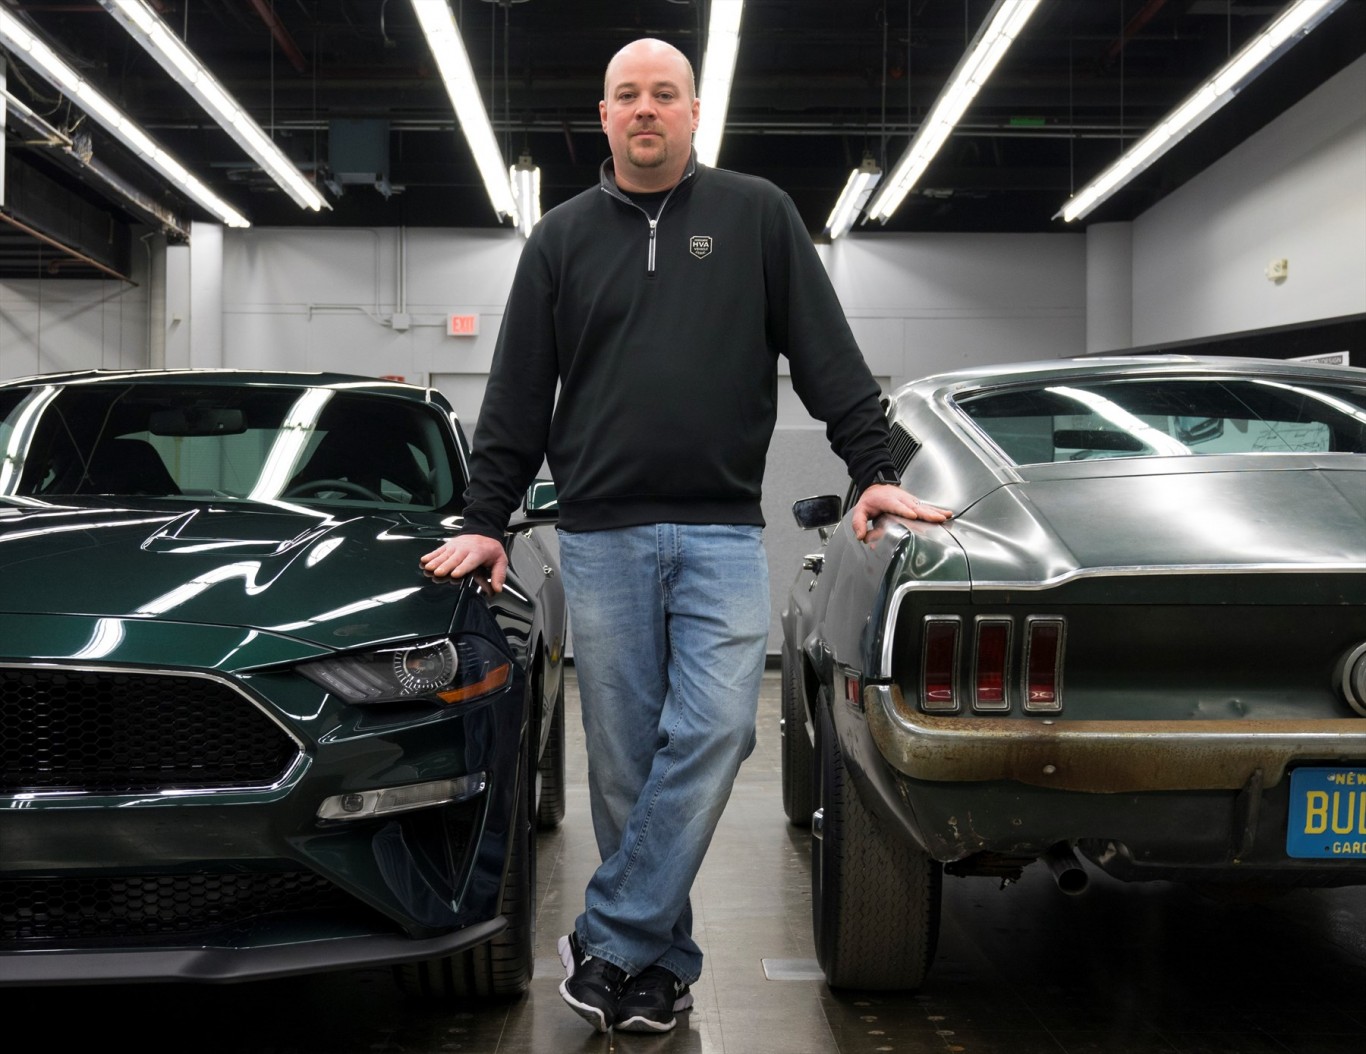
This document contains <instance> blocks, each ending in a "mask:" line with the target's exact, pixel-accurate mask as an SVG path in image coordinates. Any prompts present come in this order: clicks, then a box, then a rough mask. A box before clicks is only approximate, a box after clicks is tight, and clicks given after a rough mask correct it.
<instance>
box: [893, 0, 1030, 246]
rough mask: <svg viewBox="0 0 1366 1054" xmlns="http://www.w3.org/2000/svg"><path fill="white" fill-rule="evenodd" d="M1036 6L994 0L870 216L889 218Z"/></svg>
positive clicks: (1015, 0)
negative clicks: (993, 4) (992, 5)
mask: <svg viewBox="0 0 1366 1054" xmlns="http://www.w3.org/2000/svg"><path fill="white" fill-rule="evenodd" d="M1038 6H1039V0H996V5H995V6H994V7H993V8H992V9H991V11H990V12H988V14H987V17H986V18H985V19H983V20H982V25H981V27H980V28H979V29H978V30H977V35H976V36H975V37H973V39H972V43H971V44H970V45H969V46H968V50H967V52H966V53H965V54H964V55H963V57H962V58H961V59H959V60H958V65H957V66H955V67H954V70H953V74H952V75H951V76H950V77H949V81H948V84H947V85H945V87H944V90H943V91H941V92H940V93H939V98H937V99H935V101H934V106H932V107H931V108H930V112H929V114H928V115H927V116H926V118H925V120H924V121H923V122H921V125H920V128H919V129H917V131H916V133H915V136H914V137H913V138H912V139H911V142H910V145H909V146H907V147H906V152H905V153H903V154H902V155H901V159H900V160H899V161H897V163H896V167H894V168H893V169H892V172H891V175H890V176H888V177H887V179H886V181H885V182H884V183H883V184H882V189H881V190H880V191H878V194H877V197H876V198H874V199H873V203H872V205H870V206H869V207H868V219H870V220H880V221H881V222H883V223H886V222H887V220H888V219H890V218H891V215H892V213H894V212H895V211H896V210H897V208H898V207H899V206H900V205H901V203H902V201H904V200H905V198H906V195H907V194H909V193H910V192H911V188H912V187H914V186H915V184H916V182H917V181H918V180H919V179H920V177H921V176H922V175H924V173H925V169H927V168H929V166H930V162H931V161H932V160H934V155H935V154H937V153H939V148H940V147H942V146H943V145H944V143H945V142H946V141H947V140H948V138H949V136H950V135H951V134H952V132H953V130H954V128H955V127H957V125H958V122H959V120H960V119H961V118H962V116H963V114H964V112H965V111H966V110H967V108H968V106H969V105H970V104H971V103H972V100H973V99H974V98H975V97H976V95H977V92H978V91H980V90H981V87H982V85H983V84H985V83H986V82H987V79H988V78H989V77H990V76H991V72H992V70H994V69H995V68H996V65H997V63H999V62H1000V61H1001V59H1002V58H1003V57H1004V55H1005V53H1006V52H1007V51H1009V50H1010V45H1011V44H1013V43H1015V38H1016V37H1018V36H1019V35H1020V32H1021V31H1022V30H1023V29H1024V25H1025V23H1026V22H1028V21H1029V16H1030V15H1032V14H1033V13H1034V9H1035V8H1036V7H1038Z"/></svg>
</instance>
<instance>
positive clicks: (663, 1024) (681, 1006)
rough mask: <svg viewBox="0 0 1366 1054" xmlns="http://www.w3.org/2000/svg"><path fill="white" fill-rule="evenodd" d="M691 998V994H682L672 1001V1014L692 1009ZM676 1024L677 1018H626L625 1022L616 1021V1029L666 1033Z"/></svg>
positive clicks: (619, 1030)
mask: <svg viewBox="0 0 1366 1054" xmlns="http://www.w3.org/2000/svg"><path fill="white" fill-rule="evenodd" d="M692 1004H693V998H692V993H691V992H684V993H683V994H682V995H681V996H679V997H678V998H677V999H676V1000H674V1006H673V1012H674V1013H675V1014H677V1013H679V1012H680V1011H683V1010H690V1009H691V1008H692ZM676 1024H678V1018H676V1017H671V1018H669V1020H668V1021H654V1020H651V1019H650V1018H648V1017H640V1016H636V1017H628V1018H627V1019H626V1020H625V1021H618V1022H617V1024H616V1029H617V1031H618V1032H668V1031H671V1030H672V1029H673V1027H674V1026H675V1025H676Z"/></svg>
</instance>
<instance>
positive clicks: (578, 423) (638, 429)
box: [422, 39, 948, 1032]
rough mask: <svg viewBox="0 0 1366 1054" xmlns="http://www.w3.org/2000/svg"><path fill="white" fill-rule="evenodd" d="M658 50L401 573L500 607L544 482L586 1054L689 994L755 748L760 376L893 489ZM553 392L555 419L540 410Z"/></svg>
mask: <svg viewBox="0 0 1366 1054" xmlns="http://www.w3.org/2000/svg"><path fill="white" fill-rule="evenodd" d="M701 105H702V103H701V101H700V100H698V98H697V96H696V89H695V86H694V81H693V72H692V66H691V65H690V64H689V62H688V60H687V58H686V57H685V56H684V55H683V53H682V52H680V51H679V50H678V49H677V48H674V47H672V46H671V45H669V44H666V43H664V42H663V41H659V40H651V39H644V40H637V41H635V42H633V43H631V44H628V45H627V46H626V47H624V48H622V49H621V50H620V51H619V52H617V54H616V55H614V56H613V57H612V60H611V62H609V63H608V66H607V72H606V76H605V78H604V85H603V98H602V101H601V102H599V103H598V116H599V118H600V120H601V123H602V130H603V132H604V133H605V134H606V136H607V143H608V146H609V148H610V150H611V157H610V158H609V159H608V160H607V161H605V162H604V163H603V166H602V170H601V174H600V179H599V182H598V185H597V186H595V187H593V188H592V189H590V190H587V191H585V192H584V193H582V194H580V195H578V196H577V197H575V198H573V199H571V200H570V201H568V202H566V203H564V204H563V205H560V206H559V207H557V208H555V209H552V210H551V211H550V212H548V213H546V215H545V216H544V217H543V218H542V220H541V222H540V223H539V224H538V225H537V226H536V228H535V229H534V230H533V231H532V234H531V237H530V238H528V240H527V243H526V246H525V248H524V250H523V252H522V257H521V261H520V262H519V264H518V268H517V274H516V277H515V279H514V281H513V286H512V291H511V295H510V296H509V299H508V304H507V310H506V312H505V314H504V316H503V326H502V329H501V331H500V333H499V337H498V346H497V350H496V352H495V355H494V360H493V366H492V370H491V372H490V375H489V384H488V390H487V393H486V395H485V399H484V404H483V408H482V410H481V412H480V416H479V426H478V430H477V432H476V434H475V442H474V455H473V458H472V461H471V480H470V485H469V489H468V490H467V492H466V495H465V497H466V507H465V514H464V527H463V530H462V532H461V533H460V534H459V535H457V536H456V537H455V538H453V539H451V540H450V541H448V542H447V543H446V544H445V545H443V546H442V547H441V548H439V549H437V550H435V551H434V552H431V553H429V554H427V556H425V557H424V558H423V561H422V564H423V567H424V568H425V569H426V570H428V571H429V572H431V573H433V574H436V575H451V576H455V577H459V576H461V575H466V574H475V575H477V576H479V577H480V578H481V579H482V580H484V581H486V582H487V583H488V584H489V586H490V588H492V589H495V590H497V589H501V588H502V585H503V580H504V577H505V575H506V573H507V555H506V552H505V550H504V545H503V537H504V528H505V527H506V525H507V522H508V518H509V516H510V515H511V513H512V510H513V509H514V508H515V507H516V505H517V503H518V501H519V500H520V498H521V495H522V493H523V491H524V490H525V489H526V486H527V485H528V484H529V483H530V481H531V480H532V478H533V476H534V474H535V473H536V471H537V470H538V469H539V467H540V465H541V461H542V458H543V457H544V458H545V459H547V460H548V461H549V464H550V470H551V474H552V475H553V476H554V479H555V483H556V487H557V492H558V496H559V508H560V520H559V538H560V555H561V564H562V572H563V579H564V588H565V594H566V597H567V599H568V604H569V613H570V624H571V626H572V627H573V640H574V663H575V666H576V668H577V674H578V682H579V692H580V695H581V698H582V706H583V723H584V731H585V735H586V741H587V748H588V779H589V795H590V803H591V807H592V813H593V827H594V832H595V835H596V837H597V842H598V850H599V852H600V854H601V858H602V863H601V865H600V866H599V868H598V870H597V871H596V873H595V874H594V875H593V878H592V880H591V881H590V882H589V884H588V889H587V891H586V893H585V898H584V910H583V913H582V914H581V915H579V917H578V919H577V921H576V923H575V927H574V932H572V933H570V934H568V935H567V936H565V937H562V938H561V939H560V941H559V950H560V956H561V959H562V961H563V962H564V965H565V971H566V977H565V980H564V982H563V983H562V984H561V986H560V994H561V995H562V996H563V997H564V1000H565V1001H566V1002H567V1003H568V1004H569V1005H570V1006H571V1007H572V1008H573V1009H574V1010H575V1011H576V1012H577V1013H579V1014H580V1015H581V1016H583V1017H584V1018H585V1019H586V1020H587V1021H589V1022H590V1023H591V1024H592V1025H593V1027H594V1028H596V1029H597V1030H599V1031H602V1032H606V1031H607V1030H608V1029H610V1028H614V1027H615V1028H617V1029H620V1030H623V1031H638V1032H665V1031H668V1030H669V1029H671V1028H673V1027H674V1025H675V1023H676V1020H677V1018H676V1014H677V1013H678V1012H679V1011H682V1010H686V1009H687V1008H688V1007H690V1006H692V1002H693V997H692V993H691V989H690V986H691V985H692V984H693V983H695V982H696V981H697V979H698V977H699V976H700V974H701V969H702V950H701V949H700V948H699V947H698V945H697V943H696V942H695V941H694V940H693V936H692V911H691V908H690V905H689V900H688V894H689V890H690V889H691V887H692V883H693V879H694V878H695V877H696V875H697V872H698V869H699V868H700V867H701V865H702V859H703V856H704V855H705V853H706V850H707V846H708V845H709V844H710V841H711V837H712V832H713V831H714V830H715V828H716V824H717V822H718V820H719V819H720V817H721V812H722V810H723V809H724V807H725V804H726V801H727V799H728V798H729V796H730V791H731V786H732V784H733V783H734V780H735V776H736V773H737V772H738V770H739V767H740V764H741V762H742V761H743V760H744V759H745V758H746V757H747V756H748V755H749V753H750V752H751V751H752V750H753V748H754V722H755V712H756V708H757V703H758V694H759V682H760V679H761V676H762V673H763V668H764V654H765V650H766V647H767V640H768V623H769V596H768V570H767V562H766V559H765V556H764V551H763V544H762V539H761V531H762V529H763V523H764V521H763V517H762V515H761V514H760V507H759V504H760V487H761V484H762V481H763V471H764V460H765V456H766V454H767V451H768V444H769V440H770V439H771V437H772V434H773V428H774V424H775V421H776V418H777V386H778V381H777V377H778V361H777V357H778V355H780V354H781V355H785V356H786V357H787V360H788V364H789V370H790V373H791V376H792V384H793V386H794V388H795V389H796V391H797V393H798V395H799V396H800V397H801V399H802V401H803V403H804V404H805V405H806V407H807V409H808V410H810V412H811V413H812V414H813V416H815V417H817V418H819V419H821V420H823V421H824V422H825V423H826V431H827V435H828V436H829V439H830V443H831V446H832V447H833V448H834V450H835V452H836V453H837V454H839V455H840V456H841V457H842V458H843V459H844V461H845V463H846V465H847V466H848V469H849V474H850V477H851V478H852V479H853V480H855V481H856V482H857V483H858V484H859V487H860V490H861V496H860V498H859V500H858V502H857V503H856V505H855V507H854V508H853V509H852V510H851V516H852V526H853V528H854V531H855V533H856V534H857V535H858V536H859V537H860V538H862V537H864V535H865V533H866V531H867V528H868V523H869V521H870V519H872V518H873V517H875V516H878V515H881V514H884V513H889V514H893V515H897V516H901V517H904V518H907V519H916V518H919V519H927V520H932V521H935V522H938V521H940V520H943V519H945V518H946V517H947V515H948V514H947V513H945V512H943V511H942V510H939V509H934V508H932V507H930V506H927V505H922V504H920V503H919V502H917V501H916V499H915V498H913V497H912V496H911V495H909V494H907V493H906V492H905V491H903V490H901V489H900V487H899V485H898V482H899V481H898V478H897V474H896V467H895V464H894V462H893V461H892V458H891V455H890V453H889V451H888V445H887V444H888V432H887V426H886V422H885V420H884V418H883V414H882V410H881V408H880V406H879V404H878V398H879V394H880V393H879V390H878V386H877V383H876V382H875V381H874V380H873V378H872V376H871V374H870V373H869V371H868V368H867V366H866V365H865V363H864V361H863V358H862V355H861V354H860V352H859V349H858V346H857V345H856V344H855V342H854V339H853V336H852V334H851V333H850V331H849V327H848V325H847V323H846V322H845V319H844V314H843V311H842V310H841V308H840V305H839V302H838V300H837V299H836V297H835V293H834V290H833V288H832V287H831V285H830V282H829V279H828V278H827V277H826V274H825V271H824V269H823V268H822V266H821V263H820V260H819V258H818V257H817V255H816V252H815V250H814V248H813V246H812V244H811V239H810V236H809V235H808V233H807V231H806V229H805V227H804V226H803V224H802V221H801V218H800V217H799V215H798V214H797V211H796V208H795V207H794V206H793V204H792V202H791V200H790V199H789V198H788V197H787V195H785V194H784V193H782V192H781V191H780V190H778V188H776V187H774V186H773V185H772V184H771V183H768V182H766V181H764V180H761V179H756V178H753V177H750V176H744V175H740V174H738V173H733V172H727V171H724V170H722V169H712V168H706V167H704V166H701V165H698V164H697V163H696V160H695V158H694V157H693V154H692V134H693V132H694V131H696V129H697V120H698V116H699V114H700V112H701ZM557 389H558V397H557V395H556V392H557Z"/></svg>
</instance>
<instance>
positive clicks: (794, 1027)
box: [0, 674, 1366, 1054]
mask: <svg viewBox="0 0 1366 1054" xmlns="http://www.w3.org/2000/svg"><path fill="white" fill-rule="evenodd" d="M568 705H569V707H570V711H569V718H570V719H569V721H568V727H569V728H570V758H571V768H570V776H569V780H570V793H569V814H568V817H567V818H566V820H565V823H564V825H563V826H562V827H561V828H560V829H559V830H557V831H553V832H550V833H548V834H544V835H542V836H541V838H540V842H539V851H540V876H539V878H540V887H541V888H540V914H539V920H538V926H539V936H538V943H539V945H540V948H541V955H540V957H539V958H538V961H537V963H536V979H535V980H534V981H533V982H532V986H531V991H530V992H529V993H528V994H527V995H526V997H525V998H523V999H520V1000H517V1001H515V1002H512V1003H504V1004H498V1005H484V1006H455V1007H449V1006H448V1007H433V1006H428V1005H423V1004H420V1003H415V1002H409V1001H406V1000H404V999H403V998H402V997H400V996H399V995H398V994H397V993H396V991H395V989H394V987H393V985H392V984H391V981H390V977H389V974H388V972H387V971H386V970H367V971H357V972H352V973H342V974H330V975H321V976H316V977H309V978H299V979H294V980H287V981H276V982H263V983H254V984H246V985H235V986H225V987H199V986H188V985H173V986H167V985H159V986H138V987H131V986H129V987H105V988H49V989H18V990H16V989H6V990H0V1018H3V1019H4V1020H5V1021H6V1022H8V1028H9V1032H10V1035H11V1041H12V1043H13V1044H14V1045H15V1049H25V1048H28V1047H30V1046H33V1047H36V1046H37V1045H38V1044H39V1043H40V1042H41V1045H42V1046H43V1047H46V1048H51V1049H57V1050H63V1049H72V1048H73V1047H75V1046H77V1045H80V1046H82V1047H85V1046H93V1045H95V1044H101V1045H104V1044H109V1045H115V1044H118V1043H119V1042H120V1041H124V1042H126V1043H131V1044H136V1047H137V1049H149V1050H189V1051H194V1052H196V1054H210V1052H220V1051H221V1052H255V1054H300V1052H314V1051H317V1052H323V1051H327V1052H387V1051H410V1052H412V1051H416V1052H458V1054H508V1052H515V1054H523V1052H557V1054H558V1052H577V1051H592V1052H609V1051H620V1052H622V1054H629V1052H649V1054H664V1052H670V1054H674V1052H683V1051H687V1052H695V1054H719V1052H727V1054H765V1052H770V1051H771V1052H774V1054H827V1052H830V1054H834V1052H839V1054H853V1052H865V1051H867V1052H882V1051H897V1052H906V1054H918V1052H933V1054H946V1052H951V1054H995V1052H1008V1054H1035V1052H1045V1051H1046V1052H1048V1054H1082V1052H1088V1054H1095V1052H1114V1054H1159V1052H1161V1054H1167V1052H1171V1054H1214V1052H1219V1054H1230V1052H1237V1054H1263V1052H1266V1054H1271V1052H1276V1054H1285V1052H1287V1051H1293V1052H1296V1054H1345V1052H1349V1051H1351V1052H1361V1051H1364V1050H1366V999H1363V997H1362V993H1363V992H1366V889H1350V890H1325V891H1316V892H1295V893H1289V894H1286V895H1284V896H1281V897H1278V898H1275V899H1272V900H1269V901H1264V902H1253V903H1243V904H1228V903H1216V902H1213V901H1210V900H1206V899H1203V898H1201V897H1199V896H1197V895H1195V894H1193V893H1191V892H1190V891H1188V890H1186V889H1183V888H1181V887H1174V886H1170V885H1167V884H1164V883H1154V884H1148V885H1142V886H1125V885H1122V884H1120V883H1116V882H1113V881H1110V880H1108V879H1106V878H1105V877H1104V876H1102V875H1099V874H1098V873H1097V874H1093V876H1092V878H1093V881H1092V885H1091V887H1090V889H1089V890H1088V891H1087V892H1086V893H1085V894H1084V895H1083V896H1081V897H1075V898H1069V897H1064V896H1063V895H1061V894H1060V893H1058V892H1057V891H1056V889H1055V888H1054V886H1053V883H1052V880H1051V879H1050V878H1049V877H1048V875H1047V874H1046V873H1045V872H1044V871H1043V870H1042V868H1031V869H1029V870H1028V871H1027V872H1026V874H1025V878H1024V880H1023V881H1022V882H1020V883H1018V884H1017V885H1014V886H1012V887H1010V888H1008V889H1006V890H1004V891H1002V890H1000V889H999V888H998V884H997V883H995V882H992V881H990V880H988V879H947V880H946V881H945V886H944V888H945V903H944V924H943V930H942V933H941V936H940V942H939V957H938V959H937V961H936V964H935V968H934V971H933V972H932V973H931V975H930V979H929V982H928V983H927V984H926V986H925V988H924V989H923V990H922V991H921V992H920V993H919V994H917V995H886V994H859V993H843V992H841V993H834V992H831V991H830V990H829V989H827V988H826V986H825V984H824V983H823V982H822V981H821V980H820V974H819V971H818V970H817V968H816V963H815V958H814V951H813V948H812V944H811V928H810V865H809V859H808V846H807V835H806V833H805V832H798V831H795V830H793V829H792V828H790V827H788V826H787V824H786V823H785V821H784V819H783V813H782V806H781V801H780V794H779V782H778V781H779V767H778V735H777V729H778V679H777V675H776V674H770V675H768V676H766V678H765V682H764V692H763V697H762V700H761V703H760V736H759V747H758V749H757V750H756V752H755V755H754V756H753V757H752V758H751V759H750V760H749V762H747V764H746V766H745V769H744V771H743V773H742V776H741V780H740V782H739V784H738V785H737V787H736V789H735V794H734V797H733V798H732V801H731V804H730V807H729V809H728V811H727V813H726V816H725V819H724V820H723V822H722V825H721V827H720V829H719V830H718V832H717V836H716V841H715V843H714V844H713V847H712V851H711V855H710V857H709V858H708V862H707V864H706V866H705V868H704V869H703V872H702V874H701V876H700V877H699V880H698V883H697V886H696V888H695V891H694V896H693V902H694V907H695V913H696V918H697V925H698V936H699V939H700V942H701V944H702V945H703V947H704V948H705V949H706V950H707V952H708V958H707V963H706V972H705V974H704V976H703V978H702V980H701V981H700V982H699V983H698V984H697V985H696V986H695V988H694V992H695V994H696V997H697V1007H696V1008H695V1009H694V1010H693V1011H691V1012H690V1013H688V1014H685V1015H681V1017H680V1023H679V1027H678V1028H677V1029H676V1030H675V1031H674V1032H672V1033H669V1034H667V1035H664V1036H641V1035H627V1034H623V1035H620V1036H602V1035H598V1034H596V1033H594V1032H592V1031H591V1030H590V1029H589V1028H588V1027H587V1026H586V1025H585V1024H584V1022H583V1021H582V1020H580V1019H579V1018H578V1017H577V1016H575V1015H574V1014H573V1013H571V1012H570V1011H569V1010H568V1008H567V1007H565V1006H564V1005H563V1003H561V1001H560V998H559V995H558V992H557V986H558V984H559V981H560V978H561V976H562V970H561V968H560V964H559V960H558V958H557V957H556V955H555V950H554V945H555V938H556V937H557V936H558V935H559V934H561V933H564V932H566V931H567V930H568V928H569V926H570V924H571V923H572V920H573V918H574V916H575V914H576V913H577V912H578V910H579V906H580V898H581V895H582V889H583V886H584V884H585V883H586V881H587V879H588V876H589V875H590V873H591V872H592V869H593V867H594V865H595V863H596V854H595V850H594V847H593V838H592V832H591V828H590V824H589V820H588V811H587V790H586V786H585V784H584V764H583V743H582V733H581V731H580V728H579V723H578V713H577V696H576V694H575V692H574V691H573V690H572V684H571V691H570V693H569V701H568ZM780 978H781V979H780ZM23 1034H29V1035H30V1037H31V1038H30V1039H29V1040H23V1039H22V1038H21V1037H22V1035H23ZM39 1036H41V1037H42V1039H41V1041H40V1040H39V1039H38V1037H39Z"/></svg>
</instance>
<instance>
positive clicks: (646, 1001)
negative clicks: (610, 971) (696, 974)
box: [617, 963, 692, 1032]
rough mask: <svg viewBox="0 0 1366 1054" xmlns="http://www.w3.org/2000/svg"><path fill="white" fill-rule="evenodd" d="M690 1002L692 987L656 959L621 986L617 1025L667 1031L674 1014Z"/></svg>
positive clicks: (630, 1029)
mask: <svg viewBox="0 0 1366 1054" xmlns="http://www.w3.org/2000/svg"><path fill="white" fill-rule="evenodd" d="M690 1006H692V989H691V988H689V987H688V986H687V985H686V984H684V983H683V982H682V981H680V980H679V979H678V978H677V977H675V976H674V975H673V974H672V973H670V972H669V971H668V970H666V969H664V967H662V966H660V965H659V964H657V963H656V964H655V965H654V966H650V967H647V968H646V969H645V970H643V971H641V972H640V973H639V974H637V975H636V976H635V977H632V978H631V980H630V981H628V982H627V984H626V987H625V988H623V989H622V990H621V1000H620V1001H619V1002H618V1003H617V1029H618V1030H619V1031H621V1032H667V1031H669V1029H671V1028H673V1027H674V1025H675V1024H677V1022H678V1019H677V1018H676V1017H674V1014H676V1013H678V1011H680V1010H687V1009H688V1007H690Z"/></svg>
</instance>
